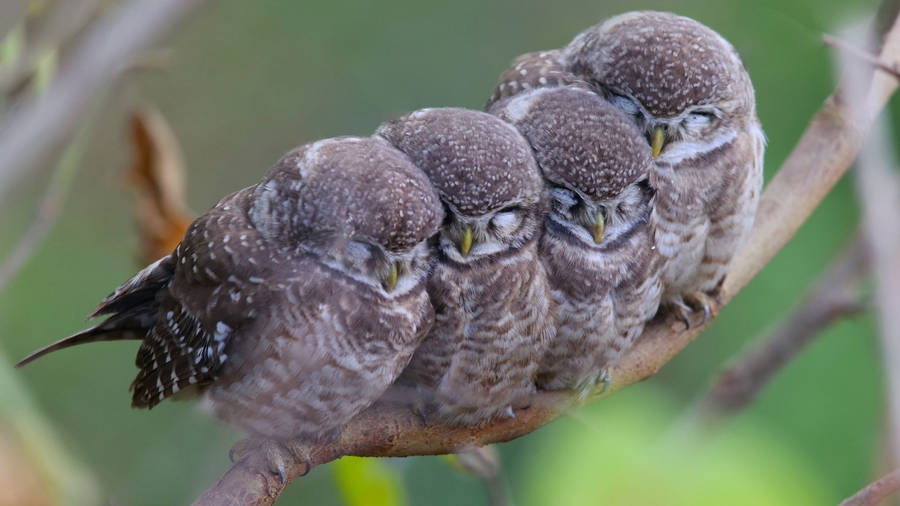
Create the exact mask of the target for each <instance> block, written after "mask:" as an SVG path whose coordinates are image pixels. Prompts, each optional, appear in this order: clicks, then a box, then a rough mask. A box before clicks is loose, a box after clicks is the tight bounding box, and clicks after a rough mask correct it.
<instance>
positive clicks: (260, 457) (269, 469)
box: [228, 437, 313, 485]
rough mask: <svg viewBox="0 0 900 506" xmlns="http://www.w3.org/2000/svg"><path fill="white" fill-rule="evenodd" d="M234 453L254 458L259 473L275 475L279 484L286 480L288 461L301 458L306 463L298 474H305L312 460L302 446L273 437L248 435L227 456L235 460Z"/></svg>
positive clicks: (242, 456)
mask: <svg viewBox="0 0 900 506" xmlns="http://www.w3.org/2000/svg"><path fill="white" fill-rule="evenodd" d="M235 455H239V456H240V458H241V459H243V458H251V459H255V461H253V462H252V464H253V465H254V467H255V468H256V469H257V470H258V472H260V473H267V474H270V475H277V476H278V480H279V484H281V485H284V484H285V483H287V481H288V477H287V468H288V466H289V464H290V463H292V462H295V461H296V460H297V459H298V458H302V459H303V463H304V464H305V465H306V468H305V470H304V471H303V473H301V474H299V475H298V476H306V475H307V474H309V472H310V471H311V470H312V467H313V465H312V460H311V459H310V457H309V455H307V454H306V451H305V450H304V449H303V446H302V445H301V444H300V443H299V442H295V441H286V442H282V441H276V440H274V439H267V438H258V437H250V438H247V439H244V440H241V441H238V442H237V443H236V444H235V445H234V446H233V447H232V448H231V450H229V452H228V458H229V459H231V461H232V462H235Z"/></svg>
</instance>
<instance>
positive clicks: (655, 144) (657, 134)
mask: <svg viewBox="0 0 900 506" xmlns="http://www.w3.org/2000/svg"><path fill="white" fill-rule="evenodd" d="M665 142H666V132H665V130H663V128H662V127H656V128H654V129H653V134H652V135H651V136H650V150H651V152H652V154H653V158H656V157H657V156H659V153H660V151H662V148H663V144H665Z"/></svg>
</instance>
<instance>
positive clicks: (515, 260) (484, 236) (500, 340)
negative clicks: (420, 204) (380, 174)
mask: <svg viewBox="0 0 900 506" xmlns="http://www.w3.org/2000/svg"><path fill="white" fill-rule="evenodd" d="M377 134H378V135H381V136H383V137H384V138H386V139H388V140H389V141H390V142H391V143H392V144H394V145H395V146H396V147H397V148H398V149H400V150H401V151H403V152H405V153H406V154H407V155H409V157H410V158H412V160H413V163H415V164H416V165H417V166H418V167H419V168H420V169H422V170H423V171H424V172H425V173H426V174H428V177H429V178H430V179H431V182H432V184H434V186H435V187H436V188H437V192H438V194H439V195H440V198H441V201H442V202H443V204H444V207H445V212H446V220H445V222H444V224H443V226H442V228H441V231H440V233H439V235H438V241H437V245H436V256H437V262H436V266H435V268H434V272H433V273H432V274H431V276H430V277H429V281H428V291H429V293H430V294H431V302H432V304H433V305H434V309H435V323H434V327H433V328H432V330H431V332H430V333H429V334H428V336H427V337H426V338H425V340H424V341H423V342H422V345H421V346H420V347H419V349H418V350H416V352H415V354H414V355H413V358H412V361H411V362H410V364H409V366H408V367H407V368H406V370H405V371H404V372H403V375H402V376H401V383H404V384H408V385H415V386H416V388H417V390H418V391H419V392H420V394H422V395H424V397H425V398H424V404H425V412H424V413H425V415H426V416H427V417H428V418H430V419H435V420H438V421H441V422H444V423H451V424H464V425H477V424H480V423H484V422H487V421H489V420H491V419H493V418H496V417H498V416H514V412H513V409H514V408H516V407H523V406H526V405H527V404H528V403H529V402H530V399H529V397H530V396H531V394H532V393H533V392H534V377H535V373H536V371H537V367H538V361H539V358H540V356H541V355H542V353H543V350H544V348H545V345H546V343H547V342H548V341H549V339H550V338H551V336H552V334H553V331H554V324H553V321H552V318H551V314H550V296H549V289H548V285H547V278H546V274H545V272H544V269H543V267H542V265H541V263H540V261H539V260H538V254H537V245H538V237H539V235H540V228H541V220H542V214H543V213H544V211H545V209H546V205H547V200H546V194H545V190H544V185H543V182H542V180H541V175H540V171H539V170H538V168H537V166H536V165H535V161H534V158H533V157H532V154H531V150H530V148H529V146H528V143H527V142H526V141H525V139H523V138H522V136H521V135H519V133H518V132H517V131H516V130H515V129H514V128H513V127H512V126H510V125H508V124H506V123H504V122H503V121H501V120H499V119H497V118H495V117H494V116H491V115H489V114H486V113H483V112H477V111H469V110H465V109H424V110H420V111H416V112H413V113H411V114H409V115H407V116H404V117H401V118H399V119H396V120H393V121H391V122H388V123H386V124H384V125H382V126H381V127H380V128H379V129H378V131H377Z"/></svg>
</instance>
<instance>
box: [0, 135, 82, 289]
mask: <svg viewBox="0 0 900 506" xmlns="http://www.w3.org/2000/svg"><path fill="white" fill-rule="evenodd" d="M88 130H90V128H89V127H87V126H85V127H83V128H82V130H81V132H79V134H78V135H77V136H76V137H75V140H73V141H72V144H71V145H70V146H69V147H68V148H66V151H65V153H63V155H62V157H61V158H60V160H59V162H58V163H57V166H56V170H55V171H54V173H53V177H52V178H51V179H50V183H49V184H48V185H47V189H46V190H45V191H44V195H43V196H42V197H41V200H40V203H39V204H38V208H37V214H36V216H35V218H34V221H32V222H31V225H29V227H28V230H26V231H25V234H24V235H23V236H22V238H21V239H20V240H19V242H18V243H17V244H16V246H15V247H14V248H13V250H12V251H11V252H10V253H9V255H8V256H7V257H6V259H5V260H4V261H3V263H2V264H0V293H2V292H3V290H4V289H6V285H7V284H9V282H10V281H12V280H13V279H14V278H15V276H16V274H18V273H19V271H20V270H21V269H22V267H23V266H24V265H25V263H26V262H27V261H28V259H29V258H31V255H32V253H34V250H35V248H37V246H38V245H39V244H40V243H41V241H42V240H43V239H44V237H45V236H46V235H47V232H49V231H50V228H51V227H52V226H53V224H54V223H56V219H57V218H58V217H59V211H60V209H62V207H63V204H64V203H65V200H66V196H67V195H68V193H69V190H70V189H71V187H72V182H73V181H74V179H75V174H76V172H77V171H78V167H79V166H80V165H81V158H82V155H83V154H84V148H85V144H86V139H87V138H88V137H89V133H88Z"/></svg>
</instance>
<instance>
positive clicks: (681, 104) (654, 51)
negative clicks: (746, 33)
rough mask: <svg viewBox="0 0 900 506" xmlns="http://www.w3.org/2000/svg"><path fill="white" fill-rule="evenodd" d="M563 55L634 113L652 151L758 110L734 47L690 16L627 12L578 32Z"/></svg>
mask: <svg viewBox="0 0 900 506" xmlns="http://www.w3.org/2000/svg"><path fill="white" fill-rule="evenodd" d="M563 60H564V61H565V64H566V66H567V68H568V69H569V70H570V71H572V72H573V73H574V74H576V75H578V76H581V77H582V78H583V79H585V80H587V81H589V82H591V83H593V84H595V85H596V86H598V87H599V88H600V89H601V90H602V91H603V93H605V94H606V96H607V98H608V99H609V100H610V101H611V102H612V103H614V104H615V105H616V106H618V107H619V108H621V109H622V110H623V111H625V112H626V113H627V114H629V115H631V116H632V117H633V118H634V119H635V120H636V122H637V123H638V125H639V126H640V127H641V128H642V130H643V131H644V132H645V133H646V135H647V136H648V138H649V140H650V142H651V144H652V147H653V153H654V156H656V155H658V154H659V153H660V151H661V150H662V149H663V148H664V147H665V146H666V145H667V144H669V143H672V142H677V141H687V142H708V141H709V140H710V139H712V138H713V137H716V136H717V135H720V136H722V135H727V131H728V130H729V129H730V128H732V127H733V125H734V124H735V123H736V122H740V121H743V120H745V119H746V118H747V117H751V116H753V117H755V110H754V107H755V106H754V103H755V100H754V94H753V87H752V86H751V84H750V78H749V76H748V75H747V72H746V71H745V70H744V66H743V64H742V63H741V59H740V57H739V56H738V54H737V52H736V51H735V50H734V48H733V47H732V46H731V44H729V43H728V42H727V41H726V40H725V39H724V38H722V37H721V36H720V35H719V34H717V33H716V32H714V31H713V30H711V29H709V28H707V27H706V26H704V25H702V24H700V23H699V22H697V21H694V20H693V19H690V18H686V17H683V16H677V15H675V14H669V13H664V12H652V11H639V12H630V13H626V14H622V15H619V16H616V17H613V18H611V19H609V20H607V21H606V22H604V23H601V24H599V25H596V26H593V27H591V28H588V29H587V30H585V31H584V32H582V33H581V34H579V35H578V36H576V37H575V39H574V40H572V42H571V43H569V45H568V46H567V47H566V48H565V50H564V51H563Z"/></svg>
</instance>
